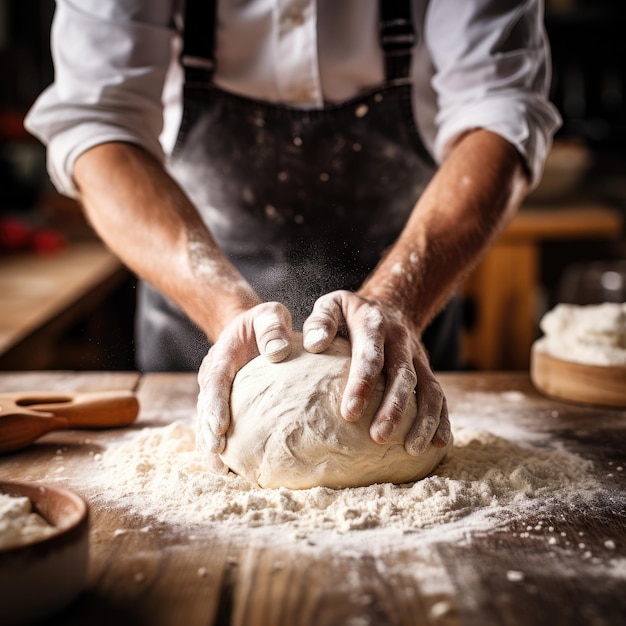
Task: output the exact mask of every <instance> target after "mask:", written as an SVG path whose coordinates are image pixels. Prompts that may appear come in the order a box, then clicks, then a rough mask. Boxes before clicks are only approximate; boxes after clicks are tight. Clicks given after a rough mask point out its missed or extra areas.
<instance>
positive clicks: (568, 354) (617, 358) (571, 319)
mask: <svg viewBox="0 0 626 626" xmlns="http://www.w3.org/2000/svg"><path fill="white" fill-rule="evenodd" d="M540 326H541V330H542V331H543V332H544V335H545V336H544V337H543V338H542V339H541V340H540V341H539V342H537V348H538V349H540V350H543V351H545V352H547V353H548V354H550V355H552V356H554V357H556V358H558V359H562V360H564V361H575V362H577V363H584V364H587V365H609V366H610V365H626V303H624V304H617V303H612V302H605V303H603V304H597V305H588V306H580V305H574V304H559V305H557V306H556V307H555V308H554V309H552V310H551V311H548V313H546V314H545V315H544V316H543V318H542V319H541V322H540Z"/></svg>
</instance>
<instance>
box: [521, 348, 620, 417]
mask: <svg viewBox="0 0 626 626" xmlns="http://www.w3.org/2000/svg"><path fill="white" fill-rule="evenodd" d="M530 375H531V379H532V381H533V383H534V384H535V386H536V387H537V389H539V391H541V392H542V393H545V394H546V395H548V396H551V397H553V398H559V399H561V400H569V401H571V402H580V403H582V404H592V405H599V406H614V407H626V367H610V366H600V365H585V364H584V363H576V362H574V361H563V360H561V359H557V358H555V357H553V356H551V355H550V354H548V353H547V352H544V351H543V350H540V349H538V348H537V346H534V347H533V350H532V358H531V367H530Z"/></svg>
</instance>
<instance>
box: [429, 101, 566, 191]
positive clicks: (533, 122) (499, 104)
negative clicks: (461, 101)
mask: <svg viewBox="0 0 626 626" xmlns="http://www.w3.org/2000/svg"><path fill="white" fill-rule="evenodd" d="M437 121H438V124H439V130H438V133H437V136H436V138H435V144H434V152H435V158H436V159H437V161H438V162H439V163H441V162H442V161H443V160H444V158H445V156H446V154H447V153H448V151H449V149H450V146H451V145H452V144H453V143H454V141H455V140H456V139H457V138H458V137H459V136H460V135H462V134H463V133H466V132H468V131H470V130H474V129H477V128H483V129H485V130H488V131H490V132H492V133H495V134H497V135H499V136H500V137H502V138H503V139H505V140H506V141H508V142H509V143H510V144H511V145H513V146H514V147H515V148H516V149H517V151H518V152H519V154H520V155H521V157H522V158H523V159H524V162H525V163H526V166H527V169H528V172H529V175H530V181H529V183H530V190H532V189H534V188H535V187H536V186H537V185H538V184H539V181H540V180H541V177H542V175H543V169H544V166H545V162H546V158H547V156H548V152H549V151H550V149H551V147H552V138H553V136H554V133H555V132H556V130H557V129H558V128H559V126H560V125H561V117H560V115H559V113H558V112H557V110H556V108H555V107H554V106H553V105H552V104H551V103H549V102H548V101H545V100H542V101H541V102H536V101H532V102H529V101H526V100H523V99H521V100H520V99H516V100H515V99H514V100H511V98H505V97H502V98H492V99H489V100H487V101H481V102H476V103H472V104H470V105H466V106H464V107H463V108H459V109H458V110H455V111H453V112H451V113H450V112H448V113H446V114H444V115H440V117H439V119H438V120H437Z"/></svg>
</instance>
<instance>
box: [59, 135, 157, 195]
mask: <svg viewBox="0 0 626 626" xmlns="http://www.w3.org/2000/svg"><path fill="white" fill-rule="evenodd" d="M110 142H125V143H131V144H134V145H137V146H140V147H142V148H143V149H144V150H146V151H147V152H148V153H150V154H151V155H153V156H154V157H155V158H157V159H158V160H159V161H161V162H163V161H164V154H163V148H162V146H161V144H160V143H159V141H158V139H155V138H153V137H151V136H149V135H146V136H145V137H144V136H141V135H140V134H137V132H131V131H129V130H127V129H125V128H122V127H117V126H115V127H109V126H103V125H102V124H97V123H89V124H81V125H79V126H76V127H74V128H72V129H68V130H65V131H64V132H63V133H61V134H59V135H56V136H55V137H53V138H52V139H51V140H50V143H49V144H48V152H47V166H48V174H49V175H50V179H51V181H52V183H53V184H54V186H55V187H56V189H57V190H58V192H59V193H61V194H63V195H66V196H69V197H70V198H78V196H79V193H78V189H77V187H76V183H75V182H74V164H75V163H76V159H78V157H79V156H80V155H81V154H83V153H84V152H86V151H87V150H89V149H91V148H94V147H95V146H98V145H101V144H104V143H110Z"/></svg>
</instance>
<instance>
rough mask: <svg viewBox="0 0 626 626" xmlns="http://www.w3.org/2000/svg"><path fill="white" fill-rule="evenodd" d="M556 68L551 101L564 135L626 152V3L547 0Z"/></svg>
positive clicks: (548, 27) (561, 133) (611, 0)
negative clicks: (559, 116)
mask: <svg viewBox="0 0 626 626" xmlns="http://www.w3.org/2000/svg"><path fill="white" fill-rule="evenodd" d="M545 23H546V29H547V32H548V35H549V37H550V42H551V47H552V58H553V65H554V73H553V84H552V92H551V97H552V100H553V102H554V103H555V104H556V105H557V107H558V108H559V110H560V111H561V114H562V116H563V121H564V124H563V128H562V129H561V131H560V133H559V135H560V136H568V137H580V138H581V139H584V140H585V141H586V142H588V143H589V145H591V146H592V147H596V148H600V149H604V148H606V149H612V150H613V149H615V150H619V151H620V152H621V151H623V150H624V141H625V140H626V2H624V0H610V1H608V0H604V1H603V0H586V1H583V0H578V1H576V2H573V1H571V0H568V1H564V0H560V1H558V0H557V1H555V0H553V1H552V2H550V1H548V2H547V9H546V20H545Z"/></svg>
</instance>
